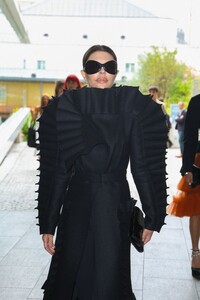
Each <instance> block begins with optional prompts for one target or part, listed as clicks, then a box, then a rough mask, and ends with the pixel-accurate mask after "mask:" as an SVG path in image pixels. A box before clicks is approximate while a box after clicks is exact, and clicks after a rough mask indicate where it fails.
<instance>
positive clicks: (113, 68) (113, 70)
mask: <svg viewBox="0 0 200 300" xmlns="http://www.w3.org/2000/svg"><path fill="white" fill-rule="evenodd" d="M104 69H105V71H106V72H108V73H109V74H113V75H114V74H117V62H116V61H115V60H110V61H108V62H107V63H105V64H104Z"/></svg>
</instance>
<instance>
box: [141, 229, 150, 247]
mask: <svg viewBox="0 0 200 300" xmlns="http://www.w3.org/2000/svg"><path fill="white" fill-rule="evenodd" d="M152 235H153V231H152V230H149V229H144V231H143V234H142V240H143V242H144V245H145V244H146V243H148V242H149V241H150V240H151V237H152Z"/></svg>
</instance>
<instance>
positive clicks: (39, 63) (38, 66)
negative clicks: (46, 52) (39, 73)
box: [37, 60, 46, 70]
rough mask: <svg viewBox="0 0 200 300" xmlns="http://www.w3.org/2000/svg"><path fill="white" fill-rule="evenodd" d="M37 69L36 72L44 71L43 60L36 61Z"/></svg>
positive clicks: (44, 63)
mask: <svg viewBox="0 0 200 300" xmlns="http://www.w3.org/2000/svg"><path fill="white" fill-rule="evenodd" d="M37 69H38V70H45V69H46V62H45V60H38V61H37Z"/></svg>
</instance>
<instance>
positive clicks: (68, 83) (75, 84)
mask: <svg viewBox="0 0 200 300" xmlns="http://www.w3.org/2000/svg"><path fill="white" fill-rule="evenodd" d="M80 88H81V83H80V80H79V79H78V77H77V76H76V75H74V74H70V75H68V76H67V78H66V79H65V83H64V90H77V89H80Z"/></svg>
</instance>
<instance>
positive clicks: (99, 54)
mask: <svg viewBox="0 0 200 300" xmlns="http://www.w3.org/2000/svg"><path fill="white" fill-rule="evenodd" d="M90 60H93V61H97V62H99V63H101V64H105V63H106V62H108V61H111V60H114V58H113V57H112V55H111V54H110V53H108V52H105V51H95V52H94V53H92V54H91V55H90V56H89V58H88V61H90ZM81 74H82V76H83V78H84V80H85V82H86V83H87V85H88V86H89V87H95V88H100V89H105V88H111V87H112V86H113V84H114V81H115V78H116V76H117V74H110V73H108V72H106V71H105V70H104V68H103V67H102V68H101V69H100V70H99V71H97V73H94V74H87V73H86V71H84V70H82V71H81Z"/></svg>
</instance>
